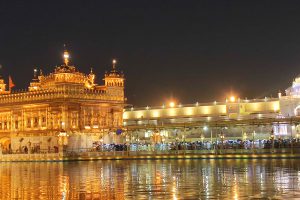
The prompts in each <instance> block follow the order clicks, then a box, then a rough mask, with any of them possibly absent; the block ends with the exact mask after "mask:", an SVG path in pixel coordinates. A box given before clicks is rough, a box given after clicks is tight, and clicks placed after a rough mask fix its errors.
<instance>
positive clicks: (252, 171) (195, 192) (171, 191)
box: [0, 160, 300, 200]
mask: <svg viewBox="0 0 300 200" xmlns="http://www.w3.org/2000/svg"><path fill="white" fill-rule="evenodd" d="M299 161H300V160H148V161H147V160H145V161H138V160H128V161H95V162H88V161H86V162H68V163H62V162H53V163H47V162H41V163H38V162H31V163H0V173H1V183H0V199H164V200H168V199H234V200H235V199H285V200H290V199H300V162H299Z"/></svg>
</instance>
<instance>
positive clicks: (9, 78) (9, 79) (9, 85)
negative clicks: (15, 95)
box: [8, 76, 15, 90]
mask: <svg viewBox="0 0 300 200" xmlns="http://www.w3.org/2000/svg"><path fill="white" fill-rule="evenodd" d="M8 87H9V90H11V88H13V87H15V84H14V82H13V81H12V79H11V76H9V77H8Z"/></svg>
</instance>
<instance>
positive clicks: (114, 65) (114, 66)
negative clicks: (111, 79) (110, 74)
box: [112, 59, 117, 70]
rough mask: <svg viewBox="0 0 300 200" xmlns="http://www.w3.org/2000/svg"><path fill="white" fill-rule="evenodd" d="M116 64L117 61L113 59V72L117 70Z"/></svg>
mask: <svg viewBox="0 0 300 200" xmlns="http://www.w3.org/2000/svg"><path fill="white" fill-rule="evenodd" d="M116 64H117V60H116V59H113V61H112V68H113V70H116Z"/></svg>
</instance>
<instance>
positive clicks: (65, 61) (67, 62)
mask: <svg viewBox="0 0 300 200" xmlns="http://www.w3.org/2000/svg"><path fill="white" fill-rule="evenodd" d="M64 48H65V50H64V63H65V65H66V66H68V64H69V58H70V54H69V52H68V50H67V49H66V45H65V44H64Z"/></svg>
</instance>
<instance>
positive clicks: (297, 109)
mask: <svg viewBox="0 0 300 200" xmlns="http://www.w3.org/2000/svg"><path fill="white" fill-rule="evenodd" d="M294 114H295V116H300V105H299V106H297V107H296V108H295V110H294Z"/></svg>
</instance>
